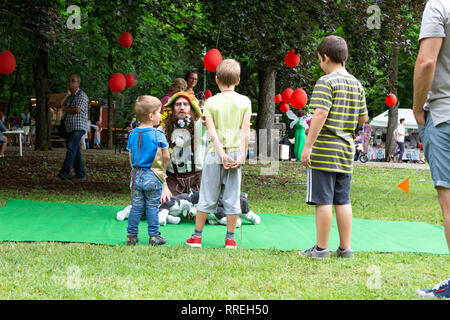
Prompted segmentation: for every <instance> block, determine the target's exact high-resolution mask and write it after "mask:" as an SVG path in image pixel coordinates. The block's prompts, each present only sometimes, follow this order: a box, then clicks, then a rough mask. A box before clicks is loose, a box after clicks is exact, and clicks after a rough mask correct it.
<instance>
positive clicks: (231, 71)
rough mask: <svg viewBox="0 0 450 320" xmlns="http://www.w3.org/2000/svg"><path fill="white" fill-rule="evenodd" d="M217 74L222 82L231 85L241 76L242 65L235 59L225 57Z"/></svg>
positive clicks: (218, 67)
mask: <svg viewBox="0 0 450 320" xmlns="http://www.w3.org/2000/svg"><path fill="white" fill-rule="evenodd" d="M216 76H217V79H218V80H219V82H220V83H221V84H223V85H226V86H231V85H233V84H235V83H236V82H238V81H239V79H240V78H241V65H240V63H239V62H238V61H236V60H234V59H225V60H223V61H222V62H221V63H220V64H219V65H218V66H217V69H216Z"/></svg>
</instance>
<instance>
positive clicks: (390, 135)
mask: <svg viewBox="0 0 450 320" xmlns="http://www.w3.org/2000/svg"><path fill="white" fill-rule="evenodd" d="M399 52H400V47H399V46H395V47H394V48H393V49H392V60H391V72H390V75H389V87H390V89H391V92H392V93H393V94H395V95H396V96H397V97H398V94H397V87H396V86H395V83H396V82H397V78H398V56H399ZM399 105H400V101H397V103H396V104H395V106H393V107H390V108H389V112H388V127H387V134H386V146H385V159H384V160H385V161H387V162H388V161H390V157H391V155H392V154H394V153H395V151H396V150H397V143H396V142H395V141H394V131H395V129H396V128H397V126H398V106H399Z"/></svg>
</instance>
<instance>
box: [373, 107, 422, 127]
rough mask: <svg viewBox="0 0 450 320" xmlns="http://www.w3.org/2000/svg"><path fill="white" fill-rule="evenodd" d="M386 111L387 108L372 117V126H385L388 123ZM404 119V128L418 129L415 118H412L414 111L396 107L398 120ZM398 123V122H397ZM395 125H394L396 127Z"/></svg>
mask: <svg viewBox="0 0 450 320" xmlns="http://www.w3.org/2000/svg"><path fill="white" fill-rule="evenodd" d="M388 112H389V110H386V111H385V112H383V113H382V114H380V115H378V116H376V117H375V118H373V120H372V121H371V122H370V124H371V125H372V127H382V128H386V127H387V125H388ZM402 118H403V119H405V128H406V129H415V130H418V129H419V128H418V127H417V122H416V119H415V118H414V113H413V111H412V109H400V108H399V109H398V121H400V119H402ZM397 125H398V124H397ZM397 125H396V126H395V127H397Z"/></svg>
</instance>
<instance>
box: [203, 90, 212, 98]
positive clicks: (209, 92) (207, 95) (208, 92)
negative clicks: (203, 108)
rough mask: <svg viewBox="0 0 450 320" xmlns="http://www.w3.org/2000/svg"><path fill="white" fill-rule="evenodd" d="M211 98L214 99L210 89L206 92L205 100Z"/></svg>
mask: <svg viewBox="0 0 450 320" xmlns="http://www.w3.org/2000/svg"><path fill="white" fill-rule="evenodd" d="M211 97H212V92H211V90H209V89H207V90H205V100H208V99H209V98H211Z"/></svg>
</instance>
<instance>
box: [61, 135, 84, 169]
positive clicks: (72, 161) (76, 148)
mask: <svg viewBox="0 0 450 320" xmlns="http://www.w3.org/2000/svg"><path fill="white" fill-rule="evenodd" d="M83 135H84V130H76V131H72V132H69V133H68V137H67V141H66V145H67V152H66V158H65V159H64V163H63V165H62V168H61V170H60V171H59V173H60V174H61V175H63V176H65V177H67V178H68V177H69V176H70V170H71V169H72V167H73V169H74V170H75V175H76V176H78V177H80V178H85V177H86V172H85V171H84V164H83V159H82V158H81V150H80V140H81V137H82V136H83Z"/></svg>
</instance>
